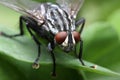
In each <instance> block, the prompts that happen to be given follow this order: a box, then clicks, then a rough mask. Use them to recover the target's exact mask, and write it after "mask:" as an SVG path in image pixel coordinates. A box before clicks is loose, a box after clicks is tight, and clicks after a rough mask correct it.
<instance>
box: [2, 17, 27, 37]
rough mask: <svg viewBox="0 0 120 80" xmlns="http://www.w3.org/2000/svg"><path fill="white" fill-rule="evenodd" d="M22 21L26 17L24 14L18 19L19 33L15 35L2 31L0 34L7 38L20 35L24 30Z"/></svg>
mask: <svg viewBox="0 0 120 80" xmlns="http://www.w3.org/2000/svg"><path fill="white" fill-rule="evenodd" d="M23 21H26V18H25V17H24V16H20V19H19V28H20V33H18V34H15V35H8V34H6V33H4V32H0V35H2V36H5V37H8V38H13V37H16V36H22V35H24V31H23Z"/></svg>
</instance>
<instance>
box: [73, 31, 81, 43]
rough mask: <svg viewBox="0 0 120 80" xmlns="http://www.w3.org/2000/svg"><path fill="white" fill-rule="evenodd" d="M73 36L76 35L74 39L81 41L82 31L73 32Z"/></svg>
mask: <svg viewBox="0 0 120 80" xmlns="http://www.w3.org/2000/svg"><path fill="white" fill-rule="evenodd" d="M72 34H73V36H74V39H75V42H76V43H77V42H79V41H80V33H79V32H76V31H74V32H72Z"/></svg>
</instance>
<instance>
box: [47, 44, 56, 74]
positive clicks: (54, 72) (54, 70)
mask: <svg viewBox="0 0 120 80" xmlns="http://www.w3.org/2000/svg"><path fill="white" fill-rule="evenodd" d="M54 48H55V45H54V42H51V43H49V44H48V50H49V51H50V54H51V57H52V61H53V71H52V76H56V59H55V55H54V52H53V50H54Z"/></svg>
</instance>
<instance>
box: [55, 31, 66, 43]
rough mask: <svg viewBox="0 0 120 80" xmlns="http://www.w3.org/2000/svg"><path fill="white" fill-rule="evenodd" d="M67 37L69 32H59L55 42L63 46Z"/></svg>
mask: <svg viewBox="0 0 120 80" xmlns="http://www.w3.org/2000/svg"><path fill="white" fill-rule="evenodd" d="M66 37H67V32H65V31H63V32H59V33H57V34H56V36H55V40H56V42H57V43H58V44H62V43H63V42H64V41H65V38H66Z"/></svg>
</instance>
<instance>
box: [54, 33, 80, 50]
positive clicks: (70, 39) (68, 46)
mask: <svg viewBox="0 0 120 80" xmlns="http://www.w3.org/2000/svg"><path fill="white" fill-rule="evenodd" d="M79 41H80V34H79V33H78V32H76V31H72V32H70V31H67V32H65V31H62V32H59V33H57V34H56V36H55V42H56V43H57V44H59V45H60V46H61V48H62V49H63V50H64V51H65V52H69V51H71V50H73V48H74V46H75V44H76V43H78V42H79Z"/></svg>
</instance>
